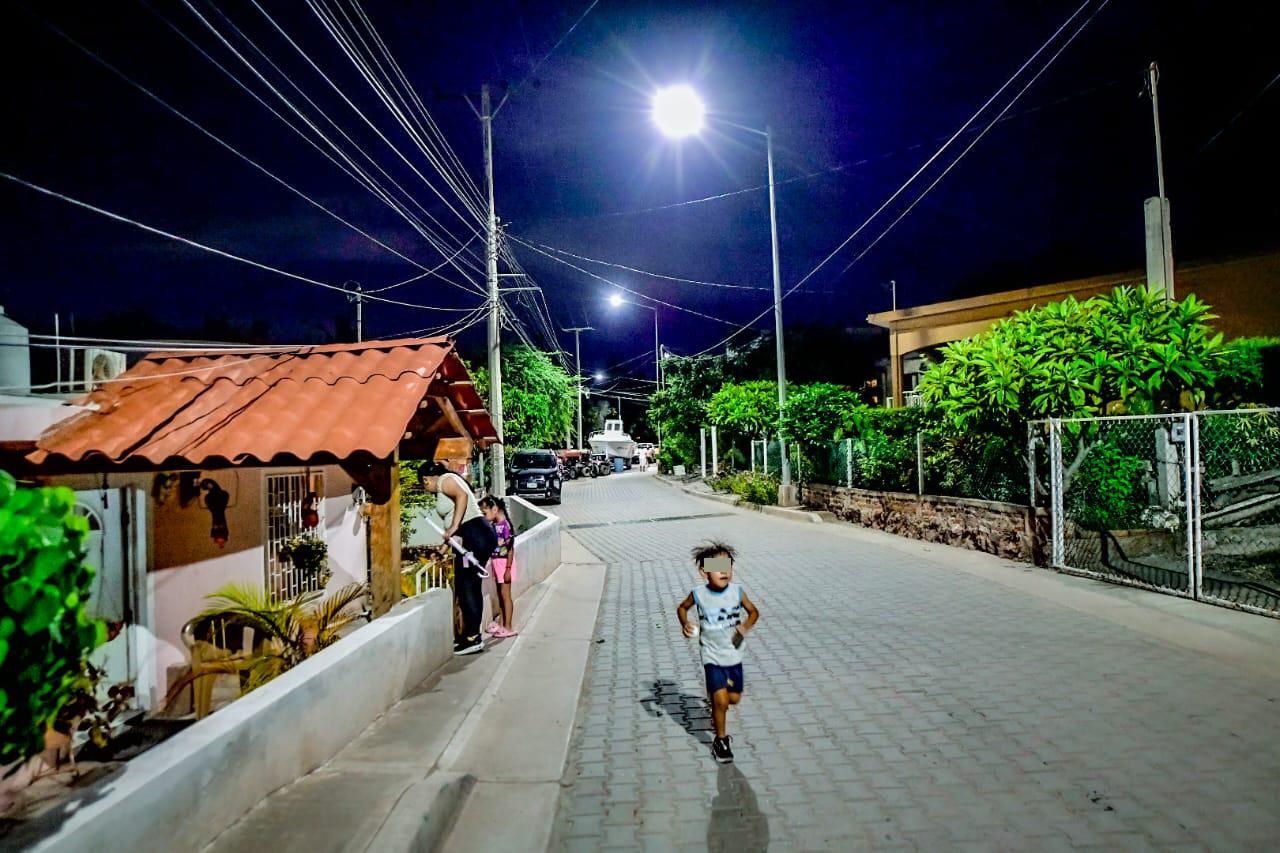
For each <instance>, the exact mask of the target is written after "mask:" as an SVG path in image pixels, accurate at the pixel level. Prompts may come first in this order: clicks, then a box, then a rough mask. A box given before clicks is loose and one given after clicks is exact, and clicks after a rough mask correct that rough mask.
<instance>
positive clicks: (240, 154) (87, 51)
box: [42, 21, 465, 293]
mask: <svg viewBox="0 0 1280 853" xmlns="http://www.w3.org/2000/svg"><path fill="white" fill-rule="evenodd" d="M42 23H44V25H45V26H46V27H48V28H49V29H51V30H52V31H53V32H54V33H56V34H57V35H59V36H60V37H61V38H63V39H64V40H65V41H67V42H68V43H70V44H71V45H72V46H74V47H75V48H77V49H78V50H79V51H81V52H82V53H83V54H85V56H87V57H89V58H90V59H92V60H93V61H94V62H96V63H97V64H99V65H100V66H102V67H103V68H105V69H106V70H108V71H110V72H111V73H112V74H114V75H116V76H117V77H119V78H120V79H121V80H123V81H124V82H126V83H128V84H129V85H130V86H132V87H133V88H135V89H137V90H138V91H139V92H141V93H142V94H144V95H146V96H147V97H148V98H150V99H151V100H152V101H154V102H155V103H156V104H158V105H159V106H161V107H162V108H164V109H165V110H166V111H167V112H169V113H170V114H172V115H173V116H175V117H177V118H178V119H181V120H182V121H183V122H185V123H186V124H188V125H190V126H191V127H193V128H195V129H196V130H197V131H199V132H200V133H201V134H203V135H204V136H205V137H207V138H208V139H210V140H212V141H213V142H215V143H217V144H218V145H219V146H221V147H222V148H224V149H226V150H227V151H229V152H231V153H232V154H234V155H235V156H236V157H238V158H240V159H241V160H242V161H244V162H245V163H247V164H249V165H250V166H252V167H253V168H255V169H257V170H258V171H259V172H261V173H262V174H264V175H266V176H267V177H269V178H271V179H272V180H273V181H275V182H276V183H278V184H279V185H280V186H282V187H284V188H285V189H287V190H289V191H290V192H292V193H293V194H294V195H296V196H298V197H299V198H301V199H302V200H304V201H306V202H307V203H308V204H310V205H311V206H312V207H315V208H317V209H318V210H321V211H323V212H324V213H325V214H327V215H328V216H330V217H332V218H333V219H335V220H336V221H338V222H340V223H342V224H343V225H345V226H346V227H347V228H349V229H351V230H352V231H354V232H356V233H357V234H359V235H360V236H362V237H364V238H365V239H366V240H369V241H370V242H372V243H374V244H375V245H377V246H379V247H381V248H382V249H385V250H386V251H388V252H390V253H391V254H393V255H395V256H396V257H398V258H400V259H402V260H404V261H406V262H407V263H409V264H412V265H413V266H415V267H417V268H418V269H420V270H424V272H423V273H422V275H419V276H415V277H414V278H412V279H409V281H417V280H419V279H421V278H424V277H426V276H428V275H431V274H433V273H435V272H437V271H438V270H439V269H440V268H441V267H443V266H445V265H447V263H448V262H447V261H446V263H444V264H441V265H440V266H437V267H435V268H434V269H428V268H427V267H425V266H423V265H422V264H420V263H418V262H417V261H415V260H414V259H413V258H410V257H409V256H407V255H405V254H403V253H402V252H400V251H398V250H397V249H395V248H393V247H391V246H388V245H387V244H386V243H384V242H383V241H381V240H379V239H378V238H377V237H374V236H373V235H372V234H369V233H368V232H366V231H364V230H363V229H362V228H360V227H359V226H358V225H355V224H354V223H352V222H349V221H348V220H346V219H344V218H343V217H342V216H341V215H340V214H338V213H335V212H334V211H332V210H330V209H329V208H327V207H325V206H324V205H323V204H321V203H320V202H318V201H316V200H315V199H314V198H312V197H311V196H309V195H307V194H306V193H305V192H303V191H302V190H300V189H298V188H297V187H295V186H293V185H292V184H290V183H289V182H288V181H286V180H285V179H284V178H281V177H280V176H279V175H277V174H275V173H274V172H272V171H271V170H270V169H268V168H267V167H266V166H263V165H262V164H261V163H259V162H258V161H256V160H254V159H253V158H251V157H249V156H248V155H247V154H245V153H243V152H242V151H240V150H239V149H237V148H236V147H235V146H233V145H231V144H230V143H229V142H227V141H226V140H224V139H222V138H221V137H220V136H218V135H217V134H215V133H213V132H212V131H210V130H209V129H207V128H206V127H204V126H203V125H201V124H200V123H199V122H197V121H196V120H195V119H193V118H191V117H190V116H188V115H187V114H186V113H183V112H182V111H181V110H179V109H178V108H177V107H175V106H173V105H172V104H170V103H169V102H168V101H166V100H164V99H163V98H161V97H160V96H159V95H157V94H156V93H155V92H153V91H152V90H150V89H148V88H147V87H146V86H144V85H142V83H140V82H138V81H137V80H135V79H134V78H132V77H130V76H129V75H128V74H126V73H125V72H123V71H122V70H120V69H119V68H118V67H116V66H115V65H113V64H111V63H110V62H108V61H107V60H106V59H104V58H103V57H102V56H100V55H99V54H97V53H95V52H94V51H93V50H91V49H89V48H88V47H86V46H85V45H84V44H82V43H81V42H79V41H77V40H76V39H75V38H73V37H72V36H71V35H69V34H68V33H66V32H65V31H63V30H62V29H60V28H59V27H57V26H55V25H54V24H52V23H51V22H49V21H42ZM464 248H465V246H464ZM459 251H461V250H459ZM451 259H452V258H451ZM406 283H408V282H400V283H398V284H393V285H389V286H388V287H385V288H380V289H379V290H377V291H372V292H375V293H379V292H382V291H383V290H390V289H391V288H392V287H398V286H400V284H406ZM451 283H452V282H451Z"/></svg>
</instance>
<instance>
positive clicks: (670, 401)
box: [649, 355, 725, 470]
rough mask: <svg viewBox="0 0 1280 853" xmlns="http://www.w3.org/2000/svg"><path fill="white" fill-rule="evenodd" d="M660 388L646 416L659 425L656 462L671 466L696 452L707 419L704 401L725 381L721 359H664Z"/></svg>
mask: <svg viewBox="0 0 1280 853" xmlns="http://www.w3.org/2000/svg"><path fill="white" fill-rule="evenodd" d="M663 378H664V380H665V382H664V385H663V388H662V390H661V391H658V392H656V393H654V395H653V396H652V397H651V398H650V400H649V418H650V420H651V421H652V422H653V423H655V424H658V425H660V426H661V427H662V455H661V456H660V457H659V462H660V463H661V464H662V465H663V467H664V468H666V469H667V470H670V469H671V468H672V467H673V466H675V465H692V464H693V463H694V462H695V461H696V459H697V455H698V431H699V430H700V429H702V428H703V427H704V426H706V425H707V423H708V414H707V404H708V403H709V402H710V400H711V395H712V394H714V393H715V392H716V390H717V389H719V388H720V386H721V385H722V384H724V379H725V366H724V359H723V358H722V357H719V356H705V355H704V356H692V357H686V358H682V357H676V358H668V359H667V360H666V361H664V362H663Z"/></svg>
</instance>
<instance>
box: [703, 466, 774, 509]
mask: <svg viewBox="0 0 1280 853" xmlns="http://www.w3.org/2000/svg"><path fill="white" fill-rule="evenodd" d="M710 485H711V488H713V489H715V490H716V491H718V492H730V493H732V494H735V495H737V496H738V497H740V498H742V499H743V500H745V501H747V502H748V503H753V504H761V505H770V506H772V505H776V504H777V503H778V478H777V477H773V476H766V475H764V474H753V473H751V472H750V471H737V472H734V473H731V474H725V475H723V476H721V477H717V478H716V479H714V480H711V481H710Z"/></svg>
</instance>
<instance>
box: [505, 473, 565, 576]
mask: <svg viewBox="0 0 1280 853" xmlns="http://www.w3.org/2000/svg"><path fill="white" fill-rule="evenodd" d="M507 510H508V511H509V512H510V513H511V521H512V522H513V525H514V527H515V528H516V529H517V530H522V531H524V532H522V533H518V534H516V582H515V585H514V586H513V587H512V589H511V595H512V597H513V598H519V597H520V596H521V595H524V593H525V590H527V589H528V588H529V587H531V586H533V585H534V584H539V583H542V582H543V581H544V580H546V579H547V578H548V577H550V576H551V573H552V572H554V571H555V570H556V568H557V567H559V565H560V516H558V515H552V514H551V513H550V512H547V511H546V510H544V509H543V508H542V507H538V506H534V505H533V504H531V503H529V502H528V501H526V500H525V499H524V498H517V497H508V498H507Z"/></svg>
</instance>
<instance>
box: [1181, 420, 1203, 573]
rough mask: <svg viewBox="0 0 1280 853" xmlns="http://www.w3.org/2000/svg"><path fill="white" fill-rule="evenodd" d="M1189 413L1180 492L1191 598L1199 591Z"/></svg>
mask: <svg viewBox="0 0 1280 853" xmlns="http://www.w3.org/2000/svg"><path fill="white" fill-rule="evenodd" d="M1192 429H1193V427H1192V426H1191V415H1190V413H1186V414H1183V416H1182V458H1183V460H1184V464H1183V466H1182V479H1183V483H1182V493H1183V494H1184V495H1186V498H1187V499H1186V505H1187V512H1186V523H1187V594H1188V595H1190V596H1191V597H1192V598H1199V597H1200V595H1199V592H1198V590H1197V589H1196V587H1197V584H1196V535H1195V526H1196V495H1195V493H1194V492H1192V491H1191V487H1192V480H1193V474H1192V469H1193V468H1194V467H1195V464H1196V461H1195V451H1194V449H1193V448H1192V440H1191V430H1192Z"/></svg>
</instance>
